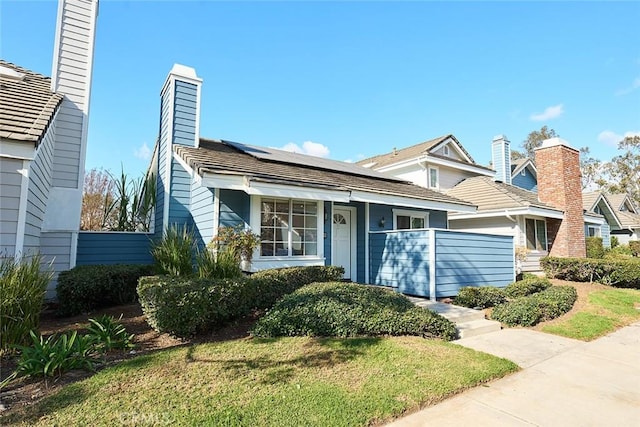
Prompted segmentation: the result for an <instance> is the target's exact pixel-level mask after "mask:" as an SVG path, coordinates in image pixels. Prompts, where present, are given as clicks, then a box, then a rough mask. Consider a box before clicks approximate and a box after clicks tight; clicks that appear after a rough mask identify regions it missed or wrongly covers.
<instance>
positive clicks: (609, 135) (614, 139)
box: [598, 130, 640, 147]
mask: <svg viewBox="0 0 640 427" xmlns="http://www.w3.org/2000/svg"><path fill="white" fill-rule="evenodd" d="M628 136H640V131H637V130H636V131H633V130H630V131H627V132H625V133H624V135H621V134H619V133H615V132H614V131H611V130H604V131H602V132H600V133H599V134H598V141H600V142H602V143H605V144H607V145H611V146H612V147H617V146H618V142H620V141H622V140H623V139H625V138H626V137H628Z"/></svg>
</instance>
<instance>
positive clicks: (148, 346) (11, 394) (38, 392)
mask: <svg viewBox="0 0 640 427" xmlns="http://www.w3.org/2000/svg"><path fill="white" fill-rule="evenodd" d="M104 314H106V315H111V316H114V317H115V318H119V317H120V316H122V319H121V322H122V324H123V325H124V326H125V328H126V329H127V331H128V332H129V333H131V334H135V338H134V342H135V344H136V347H135V349H134V350H133V351H111V352H109V353H107V354H106V356H105V363H104V364H102V365H101V366H100V367H98V370H101V369H104V368H106V367H109V366H113V365H115V364H117V363H119V362H122V361H123V360H127V359H131V358H133V357H136V356H140V355H142V354H148V353H151V352H154V351H158V350H163V349H166V348H171V347H178V346H185V345H190V344H194V343H201V342H221V341H228V340H232V339H238V338H244V337H247V336H249V329H250V328H251V326H252V325H253V323H254V322H255V319H256V318H257V314H254V315H252V316H250V317H247V318H244V319H241V320H239V321H237V322H235V323H232V324H230V325H228V326H225V327H223V328H220V329H218V330H216V331H213V332H211V333H210V334H208V335H204V336H199V337H197V338H196V339H193V340H181V339H177V338H173V337H171V336H169V335H167V334H160V333H158V332H156V331H154V330H153V329H152V328H151V327H150V326H149V324H148V323H147V321H146V317H145V315H144V314H143V313H142V309H141V307H140V304H137V303H136V304H128V305H122V306H118V307H111V308H107V309H103V310H99V311H95V312H92V313H89V314H83V315H79V316H74V317H66V318H61V317H57V316H56V315H55V311H54V310H52V309H49V310H45V311H44V312H43V313H42V314H41V316H40V329H39V330H40V333H41V334H42V335H45V336H48V335H52V334H56V333H61V332H64V331H73V330H77V331H82V330H84V329H85V328H86V327H87V326H88V325H89V322H88V319H89V318H95V317H98V316H101V315H104ZM15 367H16V363H15V359H13V358H10V357H4V358H0V381H1V380H4V379H5V378H6V377H8V376H9V375H11V373H12V372H13V371H14V370H15ZM91 375H94V373H93V372H87V371H71V372H66V373H64V374H63V375H62V376H61V377H59V378H49V379H47V380H43V379H24V380H16V381H14V382H12V383H11V384H9V385H8V386H7V387H6V388H4V389H3V390H2V392H1V393H0V417H2V415H6V414H8V413H10V412H13V411H14V410H19V409H20V408H24V407H25V406H29V405H33V404H34V403H37V402H39V401H40V400H42V399H43V398H45V397H47V396H49V395H51V394H53V393H55V392H56V391H58V390H59V389H60V388H61V387H63V386H64V385H66V384H70V383H73V382H76V381H80V380H83V379H85V378H88V377H90V376H91ZM0 424H1V422H0Z"/></svg>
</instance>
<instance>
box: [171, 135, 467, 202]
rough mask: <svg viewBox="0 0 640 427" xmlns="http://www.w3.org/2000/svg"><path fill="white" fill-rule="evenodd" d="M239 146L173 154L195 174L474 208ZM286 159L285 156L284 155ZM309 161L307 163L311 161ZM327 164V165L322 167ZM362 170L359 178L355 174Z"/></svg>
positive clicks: (386, 180) (180, 149) (207, 144)
mask: <svg viewBox="0 0 640 427" xmlns="http://www.w3.org/2000/svg"><path fill="white" fill-rule="evenodd" d="M241 146H243V145H242V144H238V143H232V142H229V141H215V140H208V139H204V138H201V139H200V147H199V148H194V147H187V146H182V145H175V146H174V150H175V152H176V153H177V154H178V155H179V156H180V157H181V158H182V159H183V160H184V161H185V162H186V163H187V164H188V165H189V166H190V167H191V168H193V169H194V170H195V171H196V173H198V174H199V175H201V176H203V175H204V173H205V172H211V173H219V174H233V175H238V174H241V175H246V176H249V177H250V178H251V179H252V180H259V181H266V182H274V183H280V184H285V185H297V186H307V187H316V188H326V189H333V190H347V191H354V190H355V191H365V192H370V193H377V194H385V195H392V196H402V197H408V198H414V199H420V200H426V201H432V202H439V203H450V204H456V205H462V206H465V207H469V206H471V207H472V206H473V204H471V203H469V202H465V201H462V200H459V199H456V198H455V197H451V196H448V195H446V194H442V193H439V192H437V191H433V190H429V189H426V188H423V187H419V186H417V185H414V184H411V183H408V182H405V181H400V180H398V179H395V178H390V177H385V176H381V177H379V178H377V177H373V176H371V175H370V171H369V170H367V169H366V168H362V167H359V166H355V165H353V168H352V169H353V170H352V171H351V172H346V171H340V170H335V169H330V168H326V167H325V168H323V167H314V166H311V165H304V164H301V163H298V164H296V163H292V162H284V161H280V160H278V161H274V160H267V159H264V158H260V157H257V156H255V155H252V154H251V150H247V151H244V150H242V149H240V148H238V147H241ZM283 156H284V157H286V156H285V155H283ZM308 157H310V159H308V160H309V163H311V162H312V161H313V157H311V156H308ZM323 164H326V163H323ZM359 170H361V172H362V174H360V173H358V171H359Z"/></svg>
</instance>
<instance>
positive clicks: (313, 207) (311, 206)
mask: <svg viewBox="0 0 640 427" xmlns="http://www.w3.org/2000/svg"><path fill="white" fill-rule="evenodd" d="M305 213H306V214H309V215H317V214H318V204H317V203H316V202H307V203H306V204H305Z"/></svg>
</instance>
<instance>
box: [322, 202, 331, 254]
mask: <svg viewBox="0 0 640 427" xmlns="http://www.w3.org/2000/svg"><path fill="white" fill-rule="evenodd" d="M324 211H325V213H326V217H327V220H326V221H325V222H324V233H325V236H326V237H325V238H324V264H325V265H331V242H332V240H331V239H332V238H333V235H332V232H333V212H332V211H331V202H324Z"/></svg>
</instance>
